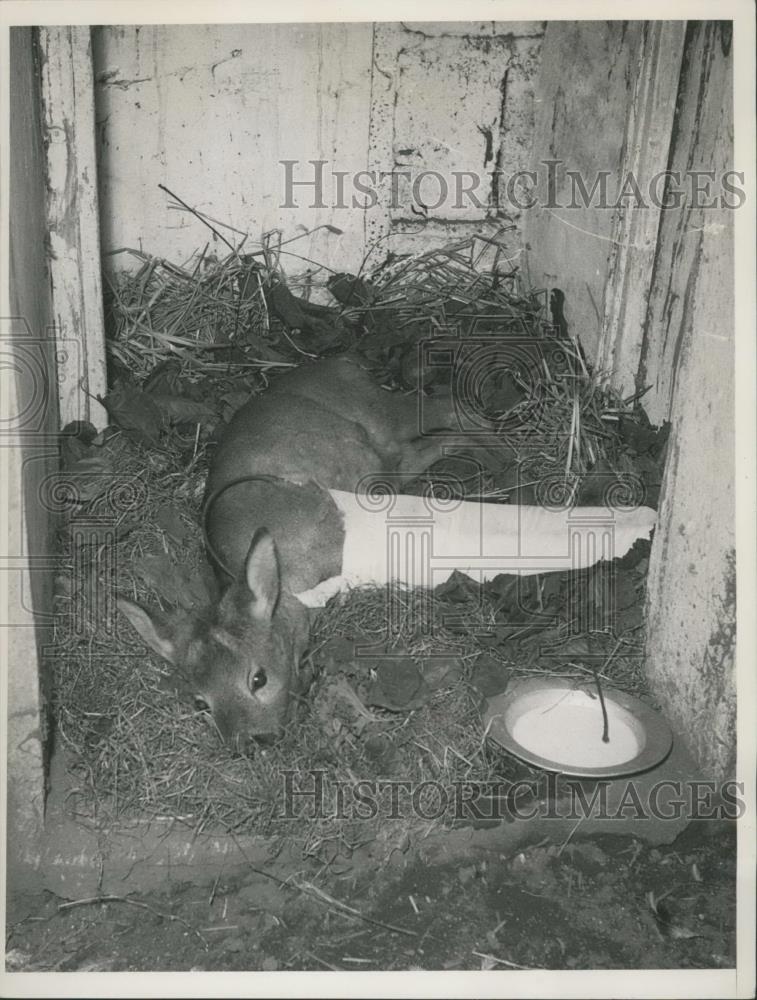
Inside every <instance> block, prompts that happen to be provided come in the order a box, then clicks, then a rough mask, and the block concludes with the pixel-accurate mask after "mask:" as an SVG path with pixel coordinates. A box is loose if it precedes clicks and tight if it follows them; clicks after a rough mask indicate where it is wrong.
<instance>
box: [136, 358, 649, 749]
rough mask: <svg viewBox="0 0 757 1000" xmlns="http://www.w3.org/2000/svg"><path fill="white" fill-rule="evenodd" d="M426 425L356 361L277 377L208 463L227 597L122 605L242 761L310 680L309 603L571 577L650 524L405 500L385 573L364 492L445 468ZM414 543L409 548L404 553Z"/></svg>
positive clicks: (634, 516)
mask: <svg viewBox="0 0 757 1000" xmlns="http://www.w3.org/2000/svg"><path fill="white" fill-rule="evenodd" d="M426 404H428V405H426ZM455 416H456V413H455V401H454V400H453V399H452V398H451V395H449V394H448V395H447V396H442V397H441V398H439V399H436V400H433V399H427V398H424V423H425V425H426V427H428V426H430V425H431V424H433V425H435V426H437V427H439V428H450V429H453V430H454V428H455V427H456V421H455ZM419 426H420V424H419V418H418V397H416V396H405V395H402V394H400V393H390V392H387V391H385V390H383V389H381V388H380V387H379V386H377V385H376V384H375V383H374V381H373V380H372V378H371V376H370V375H369V373H368V372H366V371H365V370H364V369H363V368H361V367H360V365H359V364H358V363H357V362H356V361H354V360H350V359H348V358H338V359H329V360H325V361H318V362H316V363H314V364H309V365H303V366H301V367H300V368H298V369H296V370H294V371H292V372H290V373H287V374H285V375H282V376H281V377H280V378H279V379H278V380H277V381H276V382H275V383H274V384H273V385H272V386H271V387H270V388H269V389H267V390H266V391H265V392H264V393H262V394H260V395H259V396H255V397H253V398H252V399H251V400H250V401H249V402H248V403H246V404H245V405H244V406H243V407H242V408H241V409H240V410H239V411H238V412H237V413H236V414H235V415H234V417H233V418H232V420H231V422H230V423H229V425H228V427H227V428H226V429H225V432H224V435H223V437H222V439H221V440H220V442H219V444H218V446H217V448H216V451H215V453H214V455H213V457H212V460H211V466H210V471H209V475H208V482H207V494H206V496H207V499H208V506H207V518H206V533H207V541H208V546H209V549H210V552H211V554H214V555H215V557H216V559H217V561H218V562H219V563H220V565H221V567H223V569H222V570H221V576H222V578H223V579H224V580H226V581H231V582H230V584H229V586H228V587H227V589H226V590H225V592H224V593H223V595H222V596H221V598H220V600H219V601H218V602H217V603H216V604H215V605H214V606H213V607H212V608H210V609H209V610H208V611H207V613H205V614H203V615H200V616H194V617H192V618H190V617H189V616H188V615H184V616H183V617H180V618H178V619H176V620H173V621H171V622H166V621H163V620H162V619H161V618H159V617H158V616H156V615H150V614H148V612H147V611H145V610H144V609H143V608H141V607H139V606H138V605H136V604H132V603H131V602H129V601H120V602H119V606H120V608H121V610H122V611H123V612H124V614H125V615H126V616H127V617H128V618H129V620H130V621H131V623H132V624H133V625H134V627H135V628H136V629H137V631H138V632H139V633H140V635H141V636H142V638H143V639H144V640H145V641H146V642H147V644H148V645H149V646H151V647H152V648H153V649H154V650H155V651H156V652H158V653H159V654H160V655H161V656H162V657H164V658H165V659H166V660H168V661H170V662H171V663H173V664H174V665H176V666H177V667H178V668H180V669H181V671H182V672H183V673H184V675H185V676H186V677H187V678H188V680H189V682H190V685H191V690H192V691H193V692H194V695H195V698H196V700H197V701H198V703H199V704H200V705H201V706H203V707H206V708H207V709H209V711H210V712H211V714H212V716H213V719H214V720H215V723H216V725H217V726H218V729H219V731H220V732H221V734H222V736H223V737H224V738H225V739H227V740H228V741H230V742H232V743H233V744H235V745H237V746H239V747H240V748H244V746H245V745H246V744H247V742H248V741H249V740H250V739H256V740H261V739H266V738H273V737H275V736H276V735H278V734H279V733H280V731H281V729H282V727H283V726H284V725H285V724H286V722H287V720H288V718H289V717H290V709H291V706H292V704H293V702H294V701H295V700H296V696H297V695H298V694H299V693H301V692H302V690H303V688H304V687H305V685H306V683H307V677H306V676H305V675H304V674H303V672H302V671H301V670H300V661H301V658H302V655H303V653H304V651H305V649H306V647H307V642H308V625H309V618H308V610H307V607H306V605H317V604H322V603H323V601H324V599H325V598H326V597H327V596H329V594H330V593H333V592H334V590H336V589H340V588H341V587H342V585H344V584H347V585H354V584H360V583H370V582H373V583H383V582H387V581H388V580H393V579H397V580H400V581H401V582H404V583H407V584H410V585H421V586H429V587H430V586H434V585H435V584H437V583H440V582H442V581H443V580H444V579H446V578H447V577H448V576H449V575H450V573H452V572H453V571H454V570H455V569H458V570H462V571H464V572H469V573H471V575H473V576H474V577H476V576H477V577H478V579H481V580H484V579H488V578H490V577H492V576H494V575H496V574H497V573H501V572H515V573H538V572H546V571H549V570H556V569H559V570H563V569H567V570H570V569H577V568H580V567H581V566H586V565H590V564H591V563H592V562H595V561H596V560H598V559H601V558H604V559H611V558H613V557H614V556H618V555H622V554H623V553H624V552H626V551H627V549H628V548H630V546H631V545H632V544H633V542H634V541H635V539H637V538H641V537H646V536H648V533H649V530H650V528H651V527H652V525H653V523H654V512H653V511H650V510H648V509H647V508H639V509H637V510H632V511H628V512H618V511H614V512H611V513H608V511H607V510H604V509H602V508H597V509H594V508H588V509H587V510H583V511H580V512H578V513H579V514H580V516H579V517H576V518H573V522H571V517H572V512H571V511H567V512H566V511H554V510H542V509H541V508H538V507H530V508H524V507H517V506H509V505H501V504H481V503H476V502H467V501H456V502H455V503H452V504H449V505H447V506H446V507H445V505H444V504H441V505H440V506H438V507H435V506H434V504H433V503H431V502H430V501H428V498H425V499H424V498H422V497H412V496H398V497H395V498H394V502H395V503H396V505H397V510H398V512H399V515H400V517H399V522H397V523H400V522H401V524H402V525H403V526H404V527H403V531H405V533H406V534H405V536H404V540H403V542H402V544H400V545H395V549H396V551H401V552H402V553H408V552H409V553H412V554H413V555H412V556H411V557H410V558H405V557H404V556H403V557H402V559H401V560H400V562H399V563H391V561H388V560H387V551H388V549H389V548H391V546H388V545H387V538H388V535H387V530H388V529H389V530H393V524H392V522H391V520H390V519H389V518H388V516H387V515H386V513H385V512H384V513H382V512H381V510H380V509H379V510H378V511H376V510H373V511H372V510H371V505H370V503H368V502H367V500H366V495H365V493H364V490H365V488H366V484H367V482H368V481H369V480H370V478H371V477H372V476H373V477H375V476H378V477H384V478H385V479H386V480H388V482H389V483H390V484H391V485H392V486H393V487H397V486H400V485H401V484H402V483H403V482H405V481H407V480H411V479H414V478H415V477H416V476H417V475H419V474H420V473H422V472H423V471H425V470H426V469H427V468H428V467H429V466H430V465H432V464H433V463H434V462H435V461H436V460H437V459H438V458H439V457H441V455H442V454H443V443H444V439H443V437H439V436H436V435H430V436H424V435H421V434H419ZM469 440H470V439H469ZM256 477H263V478H256ZM361 494H362V495H361ZM377 513H378V516H376V515H377ZM581 526H583V527H581ZM413 531H415V532H417V539H415V540H411V542H410V543H407V538H408V534H407V533H408V532H409V533H411V534H412V532H413ZM581 532H583V533H584V534H583V535H582V534H581ZM432 535H433V538H432ZM584 535H585V536H586V543H585V544H584ZM597 539H599V542H597ZM406 543H407V544H406ZM392 544H394V542H393V543H392ZM403 560H404V561H403ZM324 588H325V589H324ZM297 595H299V596H297Z"/></svg>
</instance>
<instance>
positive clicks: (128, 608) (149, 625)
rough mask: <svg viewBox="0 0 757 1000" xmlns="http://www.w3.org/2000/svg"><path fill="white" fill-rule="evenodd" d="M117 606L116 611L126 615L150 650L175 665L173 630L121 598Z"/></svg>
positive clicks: (156, 617) (136, 605)
mask: <svg viewBox="0 0 757 1000" xmlns="http://www.w3.org/2000/svg"><path fill="white" fill-rule="evenodd" d="M117 604H118V610H119V611H120V612H121V613H122V614H124V615H126V617H127V618H128V619H129V621H130V622H131V624H132V625H133V626H134V628H135V629H136V630H137V632H138V633H139V634H140V636H141V637H142V639H144V641H145V642H146V643H147V645H148V646H149V647H150V649H153V650H155V652H156V653H157V654H158V655H159V656H162V657H163V659H164V660H168V662H169V663H173V664H174V665H175V664H176V642H175V639H174V630H173V628H172V627H171V626H170V625H169V624H168V623H167V622H164V621H163V620H162V619H161V618H159V617H158V616H157V615H151V614H149V612H147V611H145V609H144V608H142V607H140V606H139V605H138V604H132V602H131V601H127V600H124V599H123V598H119V599H118V601H117Z"/></svg>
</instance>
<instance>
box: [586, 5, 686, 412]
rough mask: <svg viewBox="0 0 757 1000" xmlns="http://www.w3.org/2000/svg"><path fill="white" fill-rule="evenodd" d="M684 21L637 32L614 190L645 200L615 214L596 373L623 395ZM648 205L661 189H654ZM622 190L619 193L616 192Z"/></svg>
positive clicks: (650, 253) (636, 337) (630, 380)
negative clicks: (606, 375)
mask: <svg viewBox="0 0 757 1000" xmlns="http://www.w3.org/2000/svg"><path fill="white" fill-rule="evenodd" d="M685 34H686V21H649V22H647V23H646V24H645V25H644V28H643V31H642V38H641V46H640V51H639V57H638V73H637V76H636V83H635V87H634V92H633V98H632V100H630V101H629V104H628V118H627V121H626V133H625V141H624V147H625V150H626V155H625V159H624V161H623V163H622V164H621V178H620V179H621V184H622V185H625V183H626V179H628V184H629V185H630V184H631V180H630V178H631V177H633V178H634V179H635V182H636V183H637V184H638V185H639V186H640V188H641V190H642V191H643V192H645V196H644V201H645V204H644V205H643V206H641V205H638V204H636V205H635V204H634V197H633V194H632V188H631V193H630V194H629V196H628V200H627V201H626V204H625V206H623V207H621V208H620V209H619V210H618V214H617V216H616V220H615V226H614V229H613V233H612V250H611V253H610V261H609V273H608V278H607V285H606V287H605V299H604V318H603V323H602V330H601V334H600V340H599V346H598V350H597V367H598V368H599V369H600V370H601V371H607V372H611V373H612V375H611V380H612V383H613V385H614V387H615V388H616V389H618V390H620V391H622V392H624V393H626V394H627V395H631V394H632V393H633V392H634V391H635V390H636V389H637V386H636V377H637V373H638V370H639V361H640V360H641V354H642V346H643V341H644V330H645V323H646V315H647V304H648V302H649V294H650V290H651V287H652V279H653V275H654V261H655V252H656V249H657V238H658V231H659V227H660V215H661V208H660V205H659V204H656V205H655V204H652V203H651V202H650V199H649V194H648V192H649V186H650V185H651V183H652V178H655V177H657V178H659V177H661V175H662V173H663V172H664V171H665V170H666V169H667V166H668V155H669V151H670V143H671V137H672V135H673V118H674V115H675V109H676V94H677V93H678V79H679V76H680V73H681V60H682V58H683V43H684V36H685ZM656 188H657V190H656V192H655V193H656V197H657V200H658V201H659V200H660V199H661V198H662V197H663V193H664V186H663V185H662V183H657V184H656ZM623 190H624V187H623V186H622V187H621V191H623Z"/></svg>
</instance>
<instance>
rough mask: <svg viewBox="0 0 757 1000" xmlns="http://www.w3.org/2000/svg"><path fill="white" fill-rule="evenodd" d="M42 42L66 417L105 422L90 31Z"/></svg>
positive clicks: (44, 33)
mask: <svg viewBox="0 0 757 1000" xmlns="http://www.w3.org/2000/svg"><path fill="white" fill-rule="evenodd" d="M39 46H40V55H41V69H42V131H43V136H44V142H45V149H46V156H47V222H48V239H49V245H48V247H47V251H48V255H49V258H50V259H49V265H50V281H51V288H52V303H53V316H54V322H55V328H56V361H57V374H58V398H59V415H60V422H61V425H65V424H66V423H68V422H69V421H70V420H90V421H91V422H92V423H93V424H95V426H100V427H102V426H104V425H105V423H106V414H105V410H104V408H103V407H102V406H101V404H100V403H98V401H97V398H96V397H97V396H98V395H103V394H104V393H105V391H106V372H105V337H104V320H103V300H102V274H101V268H100V215H99V208H98V197H97V159H96V155H95V98H94V93H95V92H94V76H93V72H92V45H91V39H90V29H89V27H87V26H73V27H72V26H68V27H66V26H48V27H41V28H40V29H39Z"/></svg>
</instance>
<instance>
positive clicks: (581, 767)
mask: <svg viewBox="0 0 757 1000" xmlns="http://www.w3.org/2000/svg"><path fill="white" fill-rule="evenodd" d="M602 697H603V698H604V703H605V709H606V712H607V737H608V738H607V740H605V739H604V735H605V732H604V729H605V716H604V713H603V711H602V703H601V701H600V698H599V695H598V692H597V687H596V685H595V684H593V683H576V682H575V681H572V680H563V679H561V678H554V677H550V678H544V679H542V678H528V679H527V680H521V681H516V682H515V683H514V684H513V685H511V687H510V688H509V689H508V690H507V691H506V692H505V693H504V694H500V695H497V696H496V697H494V698H490V699H489V705H488V709H487V711H486V713H485V716H484V724H485V726H486V732H487V734H488V736H489V738H490V739H492V740H494V742H495V743H497V744H498V745H499V746H501V747H502V748H503V749H505V750H507V751H508V752H509V753H511V754H513V755H514V756H515V757H518V758H519V759H520V760H523V761H526V763H528V764H531V765H533V766H534V767H539V768H542V769H543V770H545V771H555V772H557V773H559V774H565V775H569V776H571V777H581V778H603V777H604V778H619V777H623V776H625V775H629V774H638V773H640V772H641V771H648V770H649V769H650V768H652V767H655V766H656V765H657V764H659V763H661V762H662V761H663V760H664V759H665V758H666V757H667V756H668V754H669V753H670V748H671V746H672V744H673V734H672V733H671V731H670V727H669V726H668V724H667V722H666V721H665V720H664V719H663V718H662V716H661V715H660V714H659V713H658V712H655V711H654V710H653V709H651V708H650V707H649V706H648V705H645V704H644V702H643V701H640V700H639V699H638V698H634V697H633V696H631V695H628V694H625V693H624V692H623V691H617V690H615V689H614V688H605V687H604V686H603V687H602Z"/></svg>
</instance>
